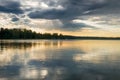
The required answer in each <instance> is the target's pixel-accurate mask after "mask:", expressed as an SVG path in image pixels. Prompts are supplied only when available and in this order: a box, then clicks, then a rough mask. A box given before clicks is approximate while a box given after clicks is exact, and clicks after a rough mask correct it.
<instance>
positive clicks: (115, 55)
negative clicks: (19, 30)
mask: <svg viewBox="0 0 120 80" xmlns="http://www.w3.org/2000/svg"><path fill="white" fill-rule="evenodd" d="M0 80H120V41H119V40H0Z"/></svg>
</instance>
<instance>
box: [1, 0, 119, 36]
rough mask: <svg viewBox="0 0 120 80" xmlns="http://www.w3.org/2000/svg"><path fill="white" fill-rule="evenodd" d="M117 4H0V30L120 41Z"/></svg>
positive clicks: (74, 0) (49, 0)
mask: <svg viewBox="0 0 120 80" xmlns="http://www.w3.org/2000/svg"><path fill="white" fill-rule="evenodd" d="M119 17H120V1H119V0H0V27H4V28H26V29H31V30H33V31H36V32H41V33H45V32H48V33H62V34H68V35H75V36H106V37H111V36H112V37H120V18H119Z"/></svg>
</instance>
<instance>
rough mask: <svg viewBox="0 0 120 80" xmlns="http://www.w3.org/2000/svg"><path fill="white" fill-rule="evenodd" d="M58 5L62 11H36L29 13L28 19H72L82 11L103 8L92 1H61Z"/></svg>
mask: <svg viewBox="0 0 120 80" xmlns="http://www.w3.org/2000/svg"><path fill="white" fill-rule="evenodd" d="M51 4H54V3H51ZM58 5H61V6H62V7H63V8H64V9H63V10H59V9H50V10H44V11H41V10H38V11H35V12H31V13H30V14H29V15H28V16H29V17H30V18H43V19H74V18H76V17H77V16H80V15H82V13H83V12H84V11H88V10H94V9H97V8H101V7H103V5H105V3H103V2H100V3H99V2H97V1H94V0H92V1H91V0H65V1H63V0H62V1H61V2H58Z"/></svg>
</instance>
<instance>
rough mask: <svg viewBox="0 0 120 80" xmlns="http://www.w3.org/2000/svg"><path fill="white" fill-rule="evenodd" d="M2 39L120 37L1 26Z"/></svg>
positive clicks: (106, 38)
mask: <svg viewBox="0 0 120 80" xmlns="http://www.w3.org/2000/svg"><path fill="white" fill-rule="evenodd" d="M0 39H1V40H2V39H6V40H7V39H20V40H21V39H49V40H53V39H55V40H56V39H62V40H65V39H80V40H83V39H85V40H120V37H93V36H91V37H88V36H84V37H83V36H71V35H63V34H58V33H53V34H50V33H44V34H42V33H36V32H33V31H31V30H27V29H17V28H15V29H7V28H0Z"/></svg>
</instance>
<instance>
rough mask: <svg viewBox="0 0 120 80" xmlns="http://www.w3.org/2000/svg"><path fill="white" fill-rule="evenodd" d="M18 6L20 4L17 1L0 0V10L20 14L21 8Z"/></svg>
mask: <svg viewBox="0 0 120 80" xmlns="http://www.w3.org/2000/svg"><path fill="white" fill-rule="evenodd" d="M20 7H21V5H20V3H19V2H18V1H14V0H0V12H4V13H14V14H21V13H23V10H22V9H20Z"/></svg>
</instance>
